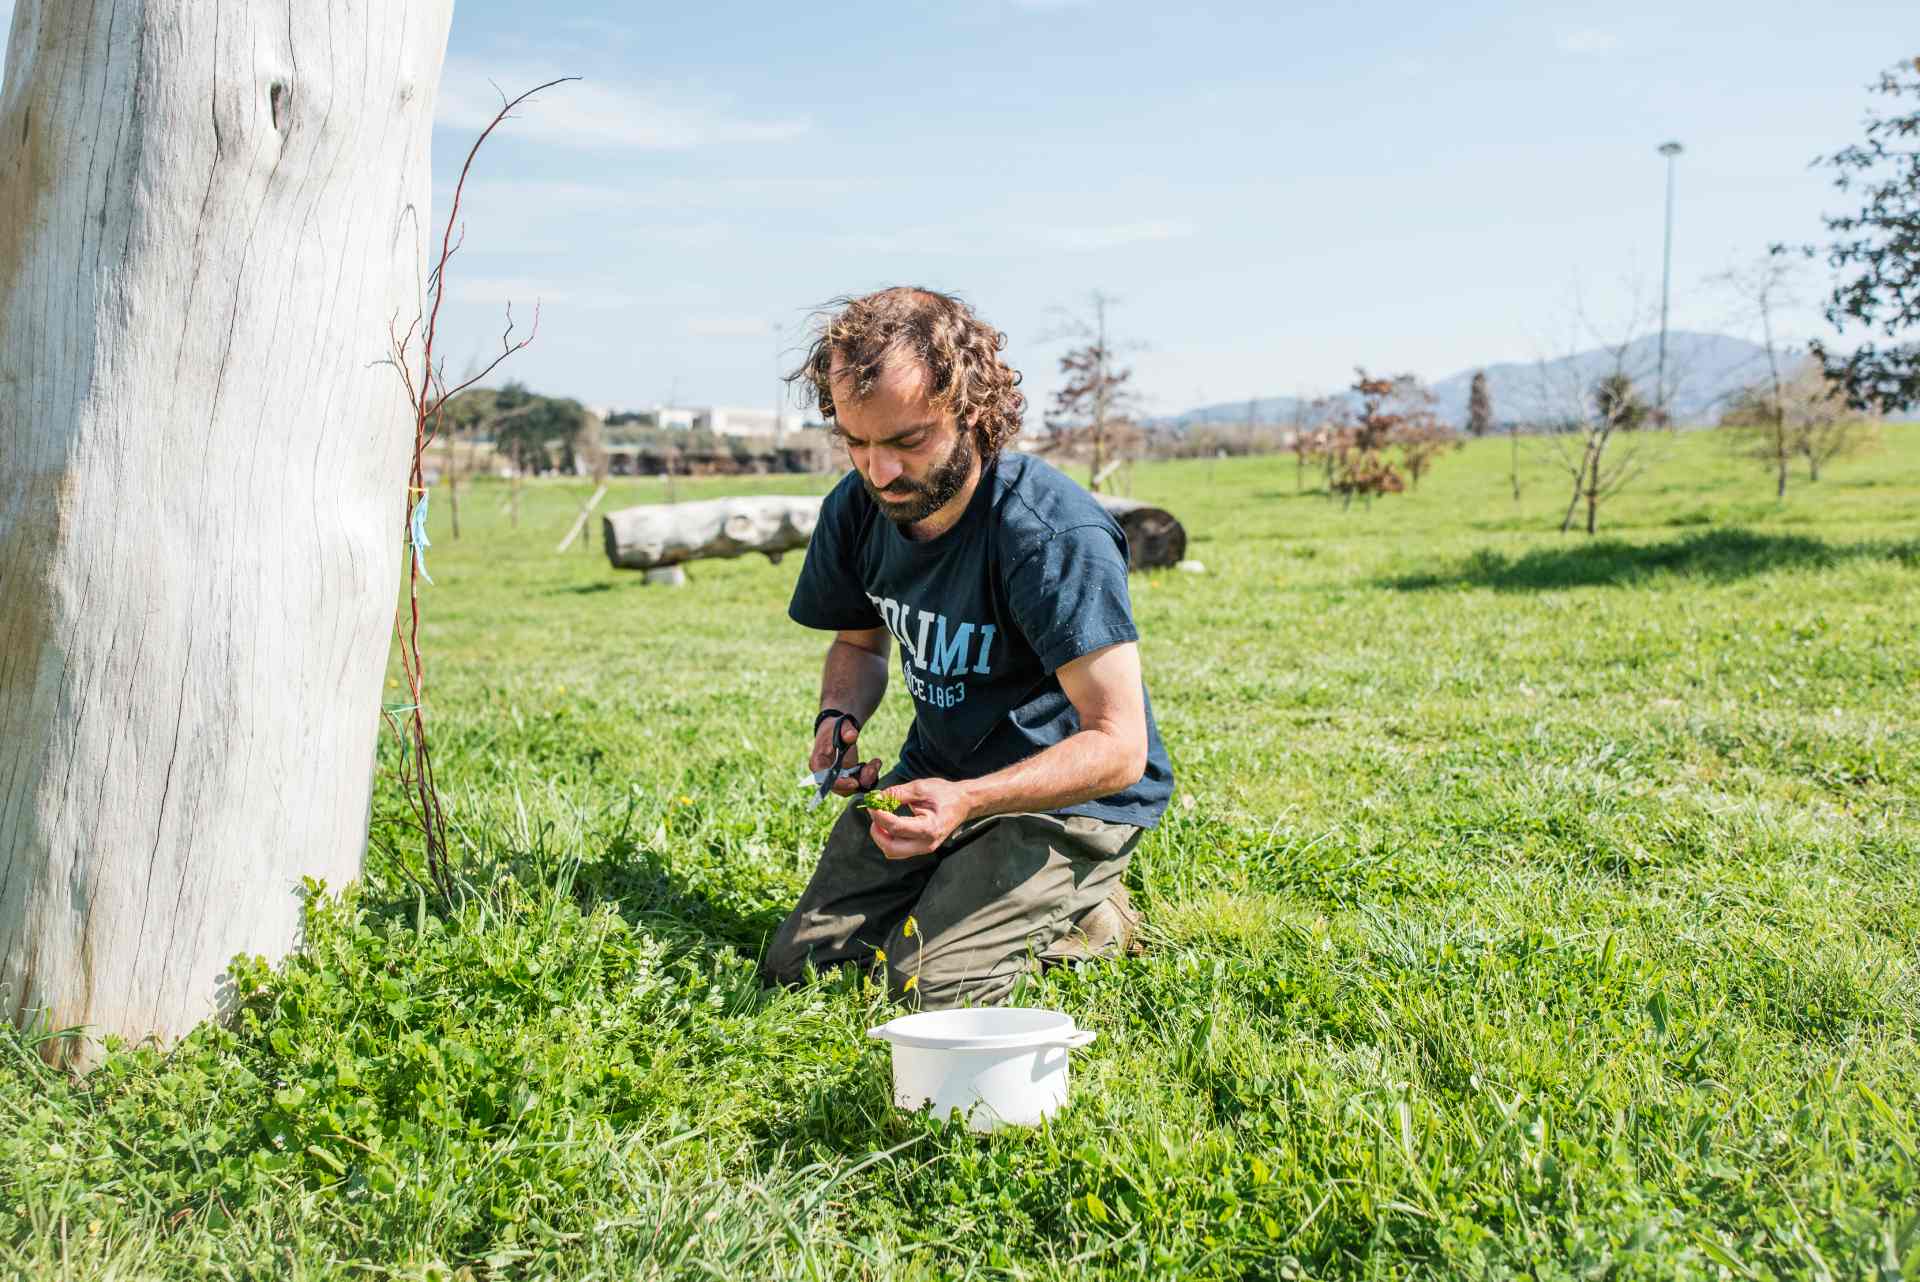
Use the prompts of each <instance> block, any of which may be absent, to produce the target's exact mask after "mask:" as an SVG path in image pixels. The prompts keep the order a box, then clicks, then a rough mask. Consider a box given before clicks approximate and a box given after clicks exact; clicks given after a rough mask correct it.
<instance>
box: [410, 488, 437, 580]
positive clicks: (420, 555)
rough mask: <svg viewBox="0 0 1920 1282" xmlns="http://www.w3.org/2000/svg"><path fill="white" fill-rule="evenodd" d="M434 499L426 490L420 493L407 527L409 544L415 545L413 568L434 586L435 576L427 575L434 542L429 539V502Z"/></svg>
mask: <svg viewBox="0 0 1920 1282" xmlns="http://www.w3.org/2000/svg"><path fill="white" fill-rule="evenodd" d="M431 497H433V496H432V495H431V494H429V493H428V492H427V491H426V490H421V491H420V499H419V501H418V502H416V503H415V504H414V505H413V517H412V519H411V520H410V521H409V522H408V526H407V542H408V543H410V544H412V545H413V568H414V569H416V570H418V571H420V577H421V578H423V579H425V580H426V581H427V584H428V586H432V584H433V576H432V575H431V574H428V573H427V549H428V548H430V547H432V546H433V542H432V541H431V540H430V539H428V538H427V500H428V499H429V498H431Z"/></svg>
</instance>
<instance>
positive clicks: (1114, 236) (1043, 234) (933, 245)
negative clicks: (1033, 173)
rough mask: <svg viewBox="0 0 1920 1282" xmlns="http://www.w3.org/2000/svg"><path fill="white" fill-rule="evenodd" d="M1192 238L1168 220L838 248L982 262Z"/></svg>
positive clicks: (881, 237) (969, 233)
mask: <svg viewBox="0 0 1920 1282" xmlns="http://www.w3.org/2000/svg"><path fill="white" fill-rule="evenodd" d="M1193 233H1194V227H1193V224H1191V223H1188V222H1182V221H1179V220H1177V219H1165V220H1146V221H1141V222H1133V223H1110V224H1095V225H1086V226H1077V227H1058V226H1056V227H1047V226H1038V225H1027V226H1014V227H1005V228H998V227H996V228H989V229H984V230H983V229H978V228H975V229H964V228H960V227H915V228H906V229H903V230H900V231H890V232H876V233H870V234H865V235H854V236H847V237H842V238H841V239H840V241H839V243H840V244H841V245H842V246H843V247H844V248H848V249H856V250H861V251H864V252H867V253H875V254H925V255H932V256H938V257H981V256H986V255H998V254H1009V253H1034V252H1039V251H1048V252H1054V253H1069V254H1078V253H1089V252H1093V251H1097V250H1102V249H1119V248H1121V247H1123V246H1126V245H1139V244H1145V243H1148V242H1151V241H1162V240H1179V239H1182V238H1184V237H1187V236H1191V235H1193Z"/></svg>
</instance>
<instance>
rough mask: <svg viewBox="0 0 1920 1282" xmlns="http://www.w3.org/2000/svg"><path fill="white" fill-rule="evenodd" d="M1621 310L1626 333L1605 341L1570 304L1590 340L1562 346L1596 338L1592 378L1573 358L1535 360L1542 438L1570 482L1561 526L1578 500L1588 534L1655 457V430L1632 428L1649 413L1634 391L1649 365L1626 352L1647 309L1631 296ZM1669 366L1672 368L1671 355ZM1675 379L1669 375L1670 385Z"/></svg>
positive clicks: (1574, 348) (1575, 347) (1567, 525)
mask: <svg viewBox="0 0 1920 1282" xmlns="http://www.w3.org/2000/svg"><path fill="white" fill-rule="evenodd" d="M1628 314H1629V316H1630V318H1631V319H1630V320H1629V322H1628V323H1627V324H1626V325H1625V326H1624V327H1623V328H1624V329H1625V331H1626V332H1625V334H1624V335H1623V336H1621V337H1619V338H1617V339H1614V340H1608V339H1607V338H1606V337H1605V336H1604V334H1603V332H1602V331H1600V330H1599V329H1598V328H1597V327H1596V326H1594V325H1593V324H1592V323H1591V322H1590V321H1589V320H1588V319H1587V318H1586V316H1585V314H1584V313H1583V312H1581V311H1580V310H1579V309H1578V308H1577V307H1576V317H1577V321H1576V323H1577V326H1578V330H1579V331H1581V332H1584V334H1585V335H1586V336H1587V337H1588V338H1589V342H1588V343H1586V344H1577V345H1570V346H1569V349H1568V350H1569V352H1577V351H1579V350H1580V348H1581V347H1582V346H1589V345H1592V344H1598V345H1599V347H1600V349H1601V350H1602V352H1604V353H1605V365H1604V367H1603V369H1602V371H1601V372H1600V374H1599V376H1598V377H1597V378H1594V377H1591V369H1590V367H1587V366H1583V365H1582V364H1581V363H1579V362H1576V361H1571V360H1568V361H1561V362H1558V363H1557V365H1556V364H1550V363H1548V362H1547V361H1545V360H1542V361H1541V362H1540V364H1539V371H1540V374H1539V377H1540V388H1539V403H1540V405H1541V407H1542V408H1543V410H1544V412H1545V414H1546V416H1547V418H1548V420H1549V421H1548V422H1547V423H1546V424H1545V425H1544V426H1545V427H1546V429H1547V430H1546V432H1545V434H1544V435H1543V437H1542V439H1543V441H1544V442H1545V449H1546V452H1547V453H1548V455H1549V456H1550V457H1551V458H1553V460H1554V461H1555V462H1557V463H1558V464H1559V465H1560V466H1561V467H1562V468H1563V469H1564V470H1565V471H1566V473H1567V475H1568V476H1569V478H1570V479H1571V481H1572V494H1571V496H1570V497H1569V498H1568V500H1567V510H1566V514H1565V515H1564V516H1563V517H1561V519H1560V530H1561V532H1562V533H1565V532H1566V531H1568V530H1571V529H1572V528H1573V523H1574V518H1575V516H1576V515H1577V514H1578V513H1579V511H1580V509H1581V508H1582V506H1583V505H1584V507H1585V508H1586V521H1585V525H1586V531H1587V533H1588V534H1592V533H1594V532H1595V531H1597V530H1598V529H1599V525H1600V508H1601V506H1602V505H1603V504H1604V503H1605V502H1606V501H1607V500H1608V499H1610V498H1612V497H1613V496H1614V495H1616V494H1618V493H1619V492H1620V491H1621V490H1622V489H1624V488H1625V487H1626V486H1627V485H1628V484H1630V483H1631V482H1632V481H1633V480H1635V479H1636V478H1637V477H1639V476H1641V475H1643V474H1644V473H1645V472H1646V471H1647V470H1648V469H1649V468H1650V467H1651V466H1652V465H1653V464H1654V463H1655V461H1656V460H1657V458H1658V453H1657V450H1658V449H1659V447H1658V446H1657V445H1656V443H1655V439H1656V437H1655V433H1652V432H1642V431H1639V430H1637V429H1638V428H1640V427H1642V426H1643V425H1645V424H1646V423H1647V422H1649V420H1650V417H1651V411H1650V410H1649V407H1648V406H1647V403H1646V402H1645V400H1643V399H1642V398H1641V396H1640V393H1639V390H1638V389H1639V387H1640V385H1641V384H1642V383H1643V382H1645V381H1646V376H1647V374H1648V372H1649V371H1647V370H1645V369H1641V368H1637V367H1636V366H1635V364H1634V360H1633V356H1632V352H1633V348H1634V339H1635V337H1636V336H1637V333H1638V331H1639V330H1640V329H1641V327H1642V325H1643V324H1644V317H1645V315H1646V308H1645V307H1644V306H1643V305H1641V304H1640V303H1639V302H1638V300H1636V301H1635V303H1634V304H1633V306H1632V307H1631V308H1630V310H1629V313H1628ZM1668 367H1669V369H1671V368H1672V362H1671V361H1669V362H1668ZM1674 382H1675V380H1674V379H1672V378H1669V379H1668V384H1669V386H1671V385H1673V383H1674ZM1516 475H1517V473H1516Z"/></svg>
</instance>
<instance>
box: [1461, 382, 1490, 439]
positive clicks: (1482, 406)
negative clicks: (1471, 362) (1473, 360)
mask: <svg viewBox="0 0 1920 1282" xmlns="http://www.w3.org/2000/svg"><path fill="white" fill-rule="evenodd" d="M1492 430H1493V395H1492V393H1490V392H1488V391H1487V371H1485V370H1483V369H1482V370H1475V371H1474V374H1473V385H1472V386H1471V387H1470V388H1468V389H1467V431H1468V432H1469V433H1471V434H1472V435H1474V436H1485V435H1486V434H1487V433H1488V432H1491V431H1492Z"/></svg>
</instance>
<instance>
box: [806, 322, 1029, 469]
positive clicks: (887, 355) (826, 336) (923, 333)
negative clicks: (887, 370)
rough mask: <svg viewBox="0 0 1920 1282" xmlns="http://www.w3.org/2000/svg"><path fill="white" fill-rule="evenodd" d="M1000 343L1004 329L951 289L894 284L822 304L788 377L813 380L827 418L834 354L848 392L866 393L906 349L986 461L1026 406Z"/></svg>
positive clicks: (1016, 426)
mask: <svg viewBox="0 0 1920 1282" xmlns="http://www.w3.org/2000/svg"><path fill="white" fill-rule="evenodd" d="M1006 345H1007V336H1006V335H1005V334H1003V333H1001V332H1000V331H999V330H997V329H995V328H994V327H993V326H991V325H989V324H987V323H986V322H984V321H982V320H981V319H980V318H979V317H978V316H975V315H974V314H973V309H972V308H971V307H969V306H967V305H966V304H965V303H963V302H961V301H960V300H959V299H958V298H955V297H954V296H953V295H951V294H942V293H940V292H939V291H937V290H932V289H921V288H918V287H916V286H911V285H897V286H895V287H893V288H891V289H883V290H880V291H878V292H877V293H872V294H867V295H864V296H863V297H860V298H836V299H834V300H833V301H832V302H830V303H828V304H827V305H826V307H824V308H822V309H821V310H820V312H819V313H818V314H817V315H816V318H815V325H814V337H813V342H812V344H811V345H810V346H809V347H808V348H807V357H806V360H805V361H803V362H801V365H800V368H798V369H796V370H794V371H793V372H792V373H791V374H788V375H787V381H788V382H789V383H799V382H805V383H807V384H809V385H811V386H812V388H813V395H814V399H815V402H816V404H818V405H819V407H820V414H821V417H823V418H829V419H830V418H833V417H834V403H833V383H832V379H831V377H830V375H831V373H832V370H833V365H834V358H835V357H836V356H837V357H839V359H840V364H841V367H842V372H841V377H842V380H843V384H844V380H845V378H846V375H847V374H848V373H851V374H852V375H853V394H854V395H855V396H857V397H864V396H866V395H867V394H868V393H870V392H871V391H872V390H873V384H874V381H875V380H876V379H877V378H878V377H879V376H880V372H881V370H882V369H883V368H884V367H885V365H886V363H887V362H888V361H889V360H890V359H892V358H894V357H897V356H901V355H910V356H911V357H912V358H913V359H914V360H916V361H918V362H919V363H920V366H921V368H923V369H925V370H926V371H927V376H928V381H929V383H930V384H931V387H930V398H931V400H932V402H933V404H934V405H935V406H936V407H937V408H939V409H941V410H951V411H953V416H954V417H955V418H956V419H957V420H959V422H960V425H961V426H962V427H970V428H972V429H973V433H974V437H975V440H976V441H977V442H978V445H979V449H980V454H981V456H982V457H983V458H989V459H990V458H992V457H993V456H994V455H996V454H998V453H999V452H1000V450H1001V448H1002V447H1003V446H1005V445H1006V443H1007V442H1008V441H1011V440H1012V439H1013V438H1014V437H1015V436H1018V435H1019V434H1020V420H1021V418H1022V416H1023V415H1025V413H1026V410H1027V398H1026V397H1025V396H1024V395H1023V394H1022V393H1021V392H1020V371H1018V370H1016V369H1014V368H1012V367H1011V366H1009V365H1008V364H1007V363H1006V362H1005V361H1003V360H1001V359H1000V351H1001V349H1002V348H1004V347H1005V346H1006Z"/></svg>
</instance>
